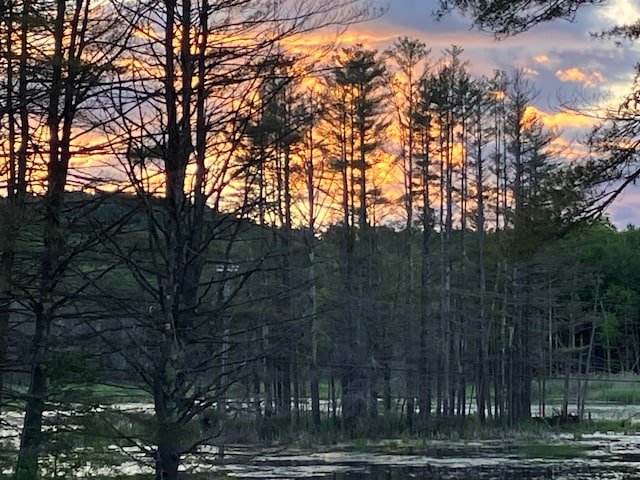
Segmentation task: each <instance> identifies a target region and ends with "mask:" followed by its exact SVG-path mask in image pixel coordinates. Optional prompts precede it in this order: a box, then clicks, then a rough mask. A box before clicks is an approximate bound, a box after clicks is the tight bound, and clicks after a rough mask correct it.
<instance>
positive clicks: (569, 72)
mask: <svg viewBox="0 0 640 480" xmlns="http://www.w3.org/2000/svg"><path fill="white" fill-rule="evenodd" d="M556 77H558V78H559V79H560V80H561V81H563V82H579V83H582V84H583V85H584V86H586V87H595V86H596V85H598V84H600V83H603V82H604V81H605V80H606V78H605V77H604V75H602V74H601V73H600V72H598V71H593V72H591V73H586V72H584V71H583V70H581V69H579V68H578V67H571V68H567V69H566V70H558V71H556Z"/></svg>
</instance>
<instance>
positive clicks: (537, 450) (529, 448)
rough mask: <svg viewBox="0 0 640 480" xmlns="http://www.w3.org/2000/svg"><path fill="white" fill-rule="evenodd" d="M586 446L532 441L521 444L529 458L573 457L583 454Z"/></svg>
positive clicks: (523, 451)
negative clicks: (527, 443)
mask: <svg viewBox="0 0 640 480" xmlns="http://www.w3.org/2000/svg"><path fill="white" fill-rule="evenodd" d="M586 450H587V446H585V445H580V444H575V443H532V444H529V445H523V446H522V453H524V455H525V456H526V457H529V458H575V457H582V456H584V455H585V453H586Z"/></svg>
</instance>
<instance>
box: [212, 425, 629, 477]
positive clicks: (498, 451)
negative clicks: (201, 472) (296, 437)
mask: <svg viewBox="0 0 640 480" xmlns="http://www.w3.org/2000/svg"><path fill="white" fill-rule="evenodd" d="M553 441H554V442H557V443H558V444H563V445H571V446H578V447H579V448H578V450H576V452H580V453H579V455H578V454H576V455H575V456H573V457H571V456H570V455H567V456H566V457H565V458H559V457H553V458H542V457H539V458H536V457H535V455H530V456H527V455H525V454H523V453H522V449H521V448H520V447H517V446H514V445H513V444H512V443H511V442H509V441H506V442H475V443H473V442H469V443H464V442H440V443H437V444H435V445H430V446H428V447H427V449H426V453H425V454H423V455H408V454H383V453H361V452H357V451H346V450H345V451H333V452H324V453H303V452H300V453H297V454H292V453H288V454H287V453H285V452H277V451H272V452H268V451H265V452H263V453H262V454H259V455H257V456H255V457H251V456H249V457H246V458H244V459H243V460H242V461H237V459H234V457H235V455H234V453H233V452H232V454H231V455H230V457H229V458H228V459H227V461H226V464H225V465H224V467H222V466H220V467H218V468H221V469H220V470H218V472H217V473H223V472H224V473H226V474H227V475H228V476H229V477H231V478H239V479H244V480H258V479H259V480H265V479H273V480H276V479H277V480H284V479H292V480H293V479H296V480H297V479H303V478H313V479H322V480H463V479H464V480H467V479H468V480H488V479H501V480H547V479H548V480H551V479H553V480H613V479H616V480H621V479H637V478H640V436H638V435H618V434H595V435H585V437H583V438H581V439H579V440H573V439H572V438H569V437H556V438H554V439H553ZM240 457H244V455H243V454H240Z"/></svg>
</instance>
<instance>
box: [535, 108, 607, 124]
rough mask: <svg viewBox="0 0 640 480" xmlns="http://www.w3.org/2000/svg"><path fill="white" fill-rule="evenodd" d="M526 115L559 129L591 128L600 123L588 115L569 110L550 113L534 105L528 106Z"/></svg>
mask: <svg viewBox="0 0 640 480" xmlns="http://www.w3.org/2000/svg"><path fill="white" fill-rule="evenodd" d="M526 115H527V116H529V115H531V116H535V117H537V118H539V119H540V120H541V121H542V123H543V124H544V126H545V127H547V128H551V129H558V130H562V129H566V128H590V127H594V126H595V125H597V123H598V120H597V119H595V118H593V117H589V116H587V115H581V114H579V113H575V112H569V111H565V112H557V113H548V112H545V111H543V110H540V109H539V108H537V107H535V106H533V105H531V106H528V107H527V111H526Z"/></svg>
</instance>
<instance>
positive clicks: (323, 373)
mask: <svg viewBox="0 0 640 480" xmlns="http://www.w3.org/2000/svg"><path fill="white" fill-rule="evenodd" d="M1 8H2V11H1V12H0V13H1V14H2V15H1V24H0V27H1V31H0V34H1V36H2V39H1V40H0V45H1V47H2V51H3V54H4V55H2V57H1V58H0V65H1V68H2V74H1V75H0V78H1V81H2V83H3V96H2V100H1V107H2V108H1V109H0V114H1V115H2V118H3V123H2V130H1V135H2V140H3V141H2V164H1V167H0V174H1V175H2V177H1V178H2V197H1V198H0V200H1V202H0V221H1V222H2V229H0V237H1V238H0V249H1V252H2V262H1V269H0V340H1V344H0V382H1V383H0V387H1V388H0V394H1V395H2V396H1V397H0V408H2V410H3V412H6V411H7V409H10V408H18V409H19V410H20V411H21V412H24V420H23V424H22V427H21V428H22V430H21V432H20V436H19V447H18V448H17V461H16V462H15V468H14V470H15V477H16V478H18V479H33V478H38V475H39V470H40V468H39V461H42V459H43V458H44V457H46V455H47V452H48V449H49V448H50V447H51V441H50V438H51V437H50V436H51V433H50V431H49V430H48V429H47V428H44V424H43V422H44V420H45V412H46V411H48V410H51V409H53V408H54V407H56V406H59V405H61V402H62V403H64V404H66V405H73V408H74V409H76V408H77V405H78V403H82V402H83V401H84V402H86V401H87V400H89V399H88V398H83V396H82V395H81V394H80V393H79V392H81V391H82V390H81V389H79V388H78V386H79V385H80V384H84V385H92V384H100V383H106V384H109V383H114V382H115V383H118V384H124V385H129V386H136V387H139V388H141V389H143V390H144V391H146V392H147V395H148V398H149V399H151V402H152V403H153V409H152V410H153V414H152V415H151V417H150V419H149V423H148V425H147V426H146V427H145V428H144V429H140V431H139V432H138V434H137V435H135V436H130V435H124V434H122V435H120V441H121V442H122V445H124V446H131V445H135V446H137V447H139V448H140V449H141V450H142V451H145V452H148V454H149V457H148V458H149V459H150V462H151V466H152V468H153V469H154V471H155V475H156V478H157V479H175V478H178V470H179V467H180V465H181V462H183V460H184V455H186V454H187V453H194V452H199V451H201V447H202V446H203V445H206V444H208V443H211V442H213V443H215V442H216V439H217V438H220V436H221V435H222V436H224V435H225V429H229V430H232V429H233V428H232V427H231V426H230V425H232V424H233V421H226V420H228V419H229V418H235V419H236V420H238V421H240V420H239V419H244V418H246V417H247V416H248V417H249V418H251V419H252V422H253V425H254V431H255V434H256V435H257V436H258V437H259V438H262V439H271V438H273V437H274V435H275V434H276V430H277V426H278V425H281V424H284V425H287V426H289V427H290V428H294V429H295V428H301V427H302V426H303V425H307V426H308V428H310V429H311V430H314V429H318V428H320V426H321V422H322V421H323V418H329V419H330V421H332V422H334V423H335V425H338V426H339V428H340V429H341V430H342V431H343V432H346V433H347V434H350V435H357V434H361V433H363V432H365V433H370V434H375V432H376V431H379V429H380V428H383V427H384V425H385V424H386V423H388V422H389V419H390V418H392V417H397V418H398V419H400V423H401V425H402V428H406V429H408V430H409V431H412V432H416V433H422V434H428V433H429V432H433V431H435V430H437V428H438V422H439V421H440V420H441V419H443V418H449V417H456V416H466V415H469V414H470V412H471V411H473V412H474V413H475V415H477V417H478V418H479V419H480V420H481V421H484V420H485V419H487V418H495V419H499V420H501V421H504V422H507V423H509V424H515V423H517V422H520V421H522V420H525V419H527V418H528V417H529V416H530V415H531V404H532V382H533V380H534V378H535V379H549V378H557V377H559V376H560V377H562V378H566V379H570V378H573V377H577V378H579V379H580V383H579V385H580V394H579V399H581V401H582V408H584V399H585V398H586V385H587V382H588V378H589V375H590V374H591V373H594V372H596V371H607V372H609V373H612V372H618V371H636V370H637V369H638V359H639V358H640V352H639V351H638V345H637V343H638V342H637V338H638V337H637V328H638V322H637V319H636V315H637V298H636V295H637V288H636V285H637V282H633V281H632V280H633V275H634V273H633V270H631V269H630V268H629V263H628V261H624V260H622V263H621V264H619V267H620V268H618V269H614V270H613V269H611V266H612V265H613V264H615V262H621V259H622V258H624V256H625V255H627V254H629V255H632V252H633V251H634V249H635V248H636V247H637V235H636V231H635V230H633V229H629V230H628V231H626V232H623V233H619V232H616V231H615V229H613V228H612V227H610V226H609V225H608V224H607V223H606V222H604V223H603V222H596V223H595V224H592V222H590V220H591V219H593V218H594V216H595V214H596V213H598V212H599V209H600V208H601V206H602V204H603V202H604V203H606V200H607V199H608V198H609V197H607V196H602V195H600V194H599V192H601V188H602V183H603V182H607V181H610V180H611V179H613V178H614V177H615V174H614V173H615V172H614V173H612V172H611V169H610V168H609V169H607V170H605V169H604V168H602V169H600V170H598V169H594V168H593V166H594V165H595V163H589V162H586V163H581V164H568V163H567V162H566V161H563V158H562V152H559V151H558V149H557V148H555V146H554V145H555V144H554V138H555V135H556V134H555V133H554V132H553V131H551V130H549V129H547V128H545V127H544V125H543V123H542V120H541V119H540V118H538V117H537V116H536V114H535V110H534V109H533V108H532V102H533V101H534V99H535V96H536V92H535V87H534V86H533V85H532V84H531V82H530V81H529V79H527V77H526V75H525V74H524V72H522V71H520V70H517V69H516V70H514V71H513V72H495V74H494V75H492V76H490V77H477V76H474V75H472V74H471V73H470V70H469V66H468V65H467V63H466V62H465V61H464V60H463V50H462V48H461V47H458V46H452V47H451V48H449V49H447V50H445V51H444V52H442V54H441V55H440V56H438V57H436V54H434V53H432V52H430V51H429V50H428V48H427V46H426V45H425V44H423V43H422V42H420V41H418V40H414V39H409V38H401V39H398V40H397V41H396V42H395V43H394V44H393V46H392V47H391V48H390V49H389V50H387V51H385V52H378V51H375V50H371V49H368V48H366V47H364V46H362V45H350V46H346V47H339V48H336V47H335V45H333V44H329V45H324V44H323V45H320V46H317V47H314V46H313V45H311V46H309V45H308V46H307V48H306V49H305V50H304V51H303V53H299V50H300V48H299V44H300V42H301V41H304V39H305V38H309V37H308V36H309V35H310V33H311V32H313V31H322V32H326V31H327V29H331V28H333V29H336V30H337V31H338V33H339V31H340V30H341V29H342V28H343V27H345V26H346V25H347V24H348V23H353V22H357V21H362V20H366V19H368V18H372V17H374V16H376V15H378V14H379V13H381V12H378V11H375V10H373V9H371V8H370V7H368V6H367V5H366V4H363V3H361V2H357V1H346V2H342V1H336V2H314V1H308V2H307V1H304V2H295V3H294V4H289V3H287V2H266V1H265V2H246V1H244V0H231V1H225V2H209V1H207V0H201V1H183V2H176V1H173V0H172V1H166V2H161V3H160V4H158V3H157V2H134V3H130V2H118V1H112V2H101V3H98V4H94V3H91V2H89V1H84V0H79V1H77V2H75V4H73V5H70V4H68V3H67V2H64V1H49V0H24V1H22V2H10V3H7V4H3V5H2V6H1ZM305 35H306V36H305ZM599 135H600V136H599ZM608 138H610V137H608V136H602V135H601V133H599V131H595V132H594V135H593V139H592V141H593V144H594V145H599V146H600V147H601V148H602V145H603V143H602V141H600V142H598V139H600V140H604V139H608ZM598 165H600V164H598ZM586 172H587V173H589V175H585V173H586ZM598 172H600V173H601V174H600V175H597V173H598ZM613 245H615V246H618V247H619V252H618V251H617V250H615V251H614V250H612V248H613V247H612V246H613ZM609 255H610V256H611V257H609ZM605 258H610V259H611V261H610V262H604V259H605ZM567 381H568V380H567ZM69 387H71V392H70V391H69ZM567 391H568V390H567ZM321 400H323V401H321ZM579 401H580V400H579ZM65 402H66V403H65ZM307 402H308V403H309V406H308V408H307ZM568 402H569V397H568V394H567V396H566V398H565V401H564V402H563V409H564V414H565V415H566V414H567V409H568ZM89 403H90V402H89ZM543 403H544V402H543ZM238 405H240V407H238ZM470 405H473V408H471V407H470ZM89 407H91V408H93V407H92V406H91V405H89ZM91 408H90V409H91ZM238 408H239V409H240V412H239V413H238V412H237V411H236V409H238ZM94 410H95V409H94ZM232 412H235V413H236V415H238V416H237V417H235V416H232V415H231V413H232ZM306 412H309V415H307V413H306ZM94 413H95V412H94ZM87 414H88V413H87ZM103 417H104V418H106V416H103ZM221 418H224V419H226V420H225V421H222V420H220V419H221ZM112 420H113V418H112V417H109V424H108V425H107V427H105V428H108V429H111V430H113V432H115V434H116V436H117V435H118V432H120V428H121V426H119V425H120V424H119V423H118V422H115V421H112ZM145 425H146V424H145Z"/></svg>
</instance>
